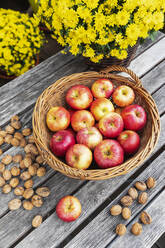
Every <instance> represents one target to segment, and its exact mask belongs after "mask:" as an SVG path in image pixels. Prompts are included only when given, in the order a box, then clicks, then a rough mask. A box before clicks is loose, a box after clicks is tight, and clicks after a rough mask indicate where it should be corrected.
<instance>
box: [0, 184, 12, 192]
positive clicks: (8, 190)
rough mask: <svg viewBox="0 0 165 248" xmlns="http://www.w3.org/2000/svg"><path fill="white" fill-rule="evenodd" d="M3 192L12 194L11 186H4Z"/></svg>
mask: <svg viewBox="0 0 165 248" xmlns="http://www.w3.org/2000/svg"><path fill="white" fill-rule="evenodd" d="M2 192H3V193H4V194H8V193H10V192H11V186H10V185H9V184H5V185H4V186H3V188H2Z"/></svg>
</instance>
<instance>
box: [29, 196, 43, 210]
mask: <svg viewBox="0 0 165 248" xmlns="http://www.w3.org/2000/svg"><path fill="white" fill-rule="evenodd" d="M31 201H32V204H33V205H34V206H35V207H37V208H39V207H41V206H42V204H43V200H42V197H41V196H39V195H33V196H32V200H31Z"/></svg>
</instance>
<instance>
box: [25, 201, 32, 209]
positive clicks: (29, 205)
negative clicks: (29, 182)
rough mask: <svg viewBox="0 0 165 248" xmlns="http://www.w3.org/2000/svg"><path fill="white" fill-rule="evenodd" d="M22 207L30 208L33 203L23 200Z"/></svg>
mask: <svg viewBox="0 0 165 248" xmlns="http://www.w3.org/2000/svg"><path fill="white" fill-rule="evenodd" d="M23 208H24V209H26V210H32V209H33V204H32V203H31V202H30V201H24V202H23Z"/></svg>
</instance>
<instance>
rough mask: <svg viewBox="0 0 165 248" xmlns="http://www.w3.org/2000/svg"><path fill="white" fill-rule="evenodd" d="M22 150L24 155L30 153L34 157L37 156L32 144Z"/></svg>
mask: <svg viewBox="0 0 165 248" xmlns="http://www.w3.org/2000/svg"><path fill="white" fill-rule="evenodd" d="M24 150H25V152H26V153H29V152H30V153H32V154H34V155H38V149H37V147H36V146H35V145H33V144H28V145H26V146H25V148H24Z"/></svg>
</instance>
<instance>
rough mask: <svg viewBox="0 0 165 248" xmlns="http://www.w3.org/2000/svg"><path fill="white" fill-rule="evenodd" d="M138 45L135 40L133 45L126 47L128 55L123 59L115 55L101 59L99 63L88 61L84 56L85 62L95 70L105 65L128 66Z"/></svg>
mask: <svg viewBox="0 0 165 248" xmlns="http://www.w3.org/2000/svg"><path fill="white" fill-rule="evenodd" d="M138 46H139V43H138V42H137V43H136V45H135V46H133V47H129V48H128V56H127V58H125V59H122V60H120V59H117V58H116V57H110V58H107V59H106V58H105V59H102V60H101V61H100V62H99V63H94V62H92V61H90V60H89V59H87V58H85V63H86V64H87V65H88V66H89V67H90V68H93V69H94V70H96V71H100V70H102V69H104V68H106V67H109V66H112V65H120V66H124V67H128V66H129V64H130V63H131V61H132V59H133V58H134V57H135V54H136V50H137V48H138Z"/></svg>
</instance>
